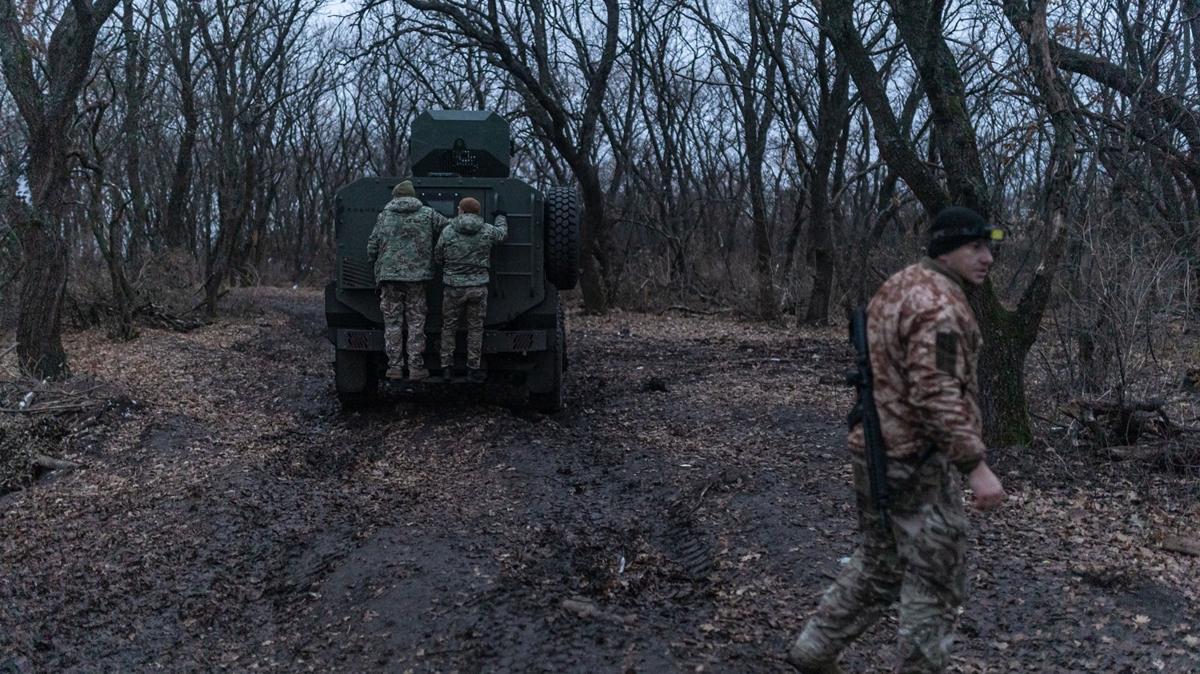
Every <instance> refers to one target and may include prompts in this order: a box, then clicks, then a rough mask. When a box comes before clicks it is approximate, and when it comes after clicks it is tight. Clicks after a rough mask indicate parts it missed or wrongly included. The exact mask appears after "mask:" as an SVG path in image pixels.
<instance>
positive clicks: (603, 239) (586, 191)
mask: <svg viewBox="0 0 1200 674" xmlns="http://www.w3.org/2000/svg"><path fill="white" fill-rule="evenodd" d="M575 174H576V176H578V177H580V178H582V179H581V180H580V187H581V188H582V189H581V191H582V193H583V195H582V196H583V218H582V222H580V231H579V257H580V260H579V262H580V267H581V269H580V271H581V272H582V273H581V274H580V276H579V286H580V290H581V291H582V293H583V305H584V307H585V308H586V309H587V311H588V312H589V313H598V314H602V313H604V312H606V311H608V301H609V297H608V287H607V285H608V284H607V280H608V239H609V232H608V226H607V223H606V222H605V212H604V191H603V189H602V188H601V187H600V180H599V178H598V177H597V176H596V175H595V171H594V169H585V168H583V167H580V168H578V169H576V170H575ZM581 174H582V175H581Z"/></svg>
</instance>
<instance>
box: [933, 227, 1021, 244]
mask: <svg viewBox="0 0 1200 674" xmlns="http://www.w3.org/2000/svg"><path fill="white" fill-rule="evenodd" d="M952 237H953V238H963V239H987V240H988V241H1003V240H1004V237H1005V234H1004V230H1003V229H997V228H995V227H988V226H987V225H983V226H979V225H971V226H968V227H956V228H952V229H939V230H937V231H935V232H933V235H932V236H931V237H930V240H931V241H937V240H939V239H949V238H952Z"/></svg>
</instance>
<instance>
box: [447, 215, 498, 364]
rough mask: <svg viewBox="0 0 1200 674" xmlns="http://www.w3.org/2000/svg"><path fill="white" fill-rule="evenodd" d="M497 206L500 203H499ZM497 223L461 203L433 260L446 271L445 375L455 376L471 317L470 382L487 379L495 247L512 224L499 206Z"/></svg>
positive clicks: (468, 348)
mask: <svg viewBox="0 0 1200 674" xmlns="http://www.w3.org/2000/svg"><path fill="white" fill-rule="evenodd" d="M497 206H498V204H497ZM494 212H495V217H496V224H495V225H489V224H488V223H486V222H484V221H483V218H482V217H480V215H479V202H478V201H476V200H475V199H472V198H471V197H466V198H464V199H463V200H462V201H460V202H459V203H458V215H457V216H456V217H455V218H454V219H453V220H451V221H450V224H448V225H446V228H445V229H443V230H442V235H441V237H440V238H439V239H438V242H437V246H436V247H435V248H434V252H433V256H434V259H436V260H437V261H438V262H440V263H441V264H442V265H443V267H442V283H443V284H444V285H445V289H444V290H443V295H442V346H441V358H442V374H443V376H444V377H446V378H449V377H450V368H451V367H452V366H453V365H454V338H455V334H456V331H457V330H458V317H459V314H461V313H463V312H464V311H465V312H466V316H467V369H468V377H469V378H470V380H471V381H473V382H476V383H479V382H482V381H483V380H484V379H485V374H484V372H483V369H482V367H481V362H480V361H481V358H482V356H483V320H484V317H486V316H487V297H488V289H487V284H488V269H489V267H490V265H491V252H492V245H493V244H495V243H499V242H500V241H503V240H504V238H505V237H506V236H508V225H507V219H506V218H505V215H504V212H503V211H501V210H500V209H499V208H498V207H497V208H496V209H494Z"/></svg>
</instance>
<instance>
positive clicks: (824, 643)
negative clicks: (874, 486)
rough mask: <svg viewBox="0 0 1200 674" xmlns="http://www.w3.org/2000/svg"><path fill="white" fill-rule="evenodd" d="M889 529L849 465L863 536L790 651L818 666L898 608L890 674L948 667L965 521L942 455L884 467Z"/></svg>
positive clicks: (962, 574)
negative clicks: (894, 661)
mask: <svg viewBox="0 0 1200 674" xmlns="http://www.w3.org/2000/svg"><path fill="white" fill-rule="evenodd" d="M888 483H889V488H890V489H891V500H892V505H891V507H890V508H889V509H888V515H889V517H890V519H891V527H890V528H889V530H886V531H885V530H884V529H883V527H882V523H881V522H880V516H879V511H878V510H876V509H875V508H874V507H873V506H872V505H871V498H870V487H869V482H868V480H867V472H866V465H865V462H864V460H863V459H862V457H860V456H857V455H856V456H855V457H854V487H855V493H856V499H857V501H858V526H859V531H860V534H861V536H862V538H861V540H860V542H859V544H858V547H857V548H856V549H855V551H854V554H853V556H851V558H850V563H849V564H847V565H846V568H845V569H844V570H843V571H842V573H841V575H839V576H838V578H837V580H836V581H835V582H834V583H833V585H831V586H830V587H829V589H828V590H826V591H825V594H824V596H823V597H822V598H821V604H820V606H819V607H818V608H817V612H816V614H814V615H813V616H812V617H811V618H810V619H809V620H808V623H807V624H806V625H805V626H804V630H803V631H802V632H801V633H800V636H799V638H797V639H796V643H795V645H794V646H793V647H792V654H793V655H794V656H797V657H799V658H801V659H803V660H805V661H808V662H813V663H819V662H829V661H833V660H836V658H837V656H838V653H840V652H841V651H842V649H844V648H845V647H846V646H847V645H849V644H850V642H851V641H853V640H854V639H855V638H856V637H858V636H859V635H860V634H862V633H863V632H864V631H866V629H867V628H868V627H870V626H871V625H872V624H873V623H874V622H875V621H876V620H878V619H879V616H880V614H881V613H882V612H883V611H884V610H885V609H887V608H888V607H889V606H890V605H891V604H893V603H895V602H896V601H899V604H900V606H899V646H900V648H899V657H900V662H899V664H898V665H897V667H896V670H895V671H897V672H905V673H907V672H941V671H942V670H944V669H945V667H946V665H947V664H948V662H949V660H950V651H951V648H952V646H953V643H954V623H955V616H956V614H957V609H958V607H959V606H960V605H961V604H962V600H963V595H964V593H965V590H966V563H965V558H966V543H967V518H966V515H965V513H964V512H963V505H962V492H961V487H960V482H959V477H958V472H957V471H956V470H955V469H953V468H952V467H951V466H950V465H949V464H948V463H947V461H946V458H945V456H944V455H943V454H942V453H941V452H934V453H933V455H931V456H930V457H929V458H928V459H927V460H926V461H924V462H923V463H920V464H916V463H914V462H901V461H895V460H893V461H889V462H888Z"/></svg>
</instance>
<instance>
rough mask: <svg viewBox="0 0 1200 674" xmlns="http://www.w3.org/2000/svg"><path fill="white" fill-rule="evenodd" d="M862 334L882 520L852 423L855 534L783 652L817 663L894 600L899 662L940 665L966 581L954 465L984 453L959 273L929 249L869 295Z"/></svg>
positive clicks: (974, 355)
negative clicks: (850, 550)
mask: <svg viewBox="0 0 1200 674" xmlns="http://www.w3.org/2000/svg"><path fill="white" fill-rule="evenodd" d="M867 339H868V343H869V345H870V350H871V370H872V372H873V374H874V381H875V389H874V393H875V401H876V407H877V408H878V411H879V420H880V426H881V430H882V432H883V438H884V442H885V443H886V445H887V453H888V467H887V481H888V489H889V492H890V494H891V505H890V507H889V510H888V514H889V517H890V520H891V522H890V527H889V528H888V529H884V528H883V523H882V519H881V517H880V513H879V511H877V510H876V509H875V507H874V506H873V505H872V502H871V498H870V483H869V480H868V478H867V473H866V465H865V461H864V458H863V452H862V449H863V434H862V427H861V425H860V426H857V427H855V429H854V430H853V431H852V432H851V433H850V436H849V444H850V447H851V448H852V450H853V451H852V454H851V461H852V463H853V468H854V488H855V497H856V500H857V502H858V517H859V520H858V526H859V533H860V536H861V538H860V541H859V544H858V546H857V548H856V549H855V551H854V554H853V555H852V556H851V558H850V561H849V563H848V564H847V565H846V568H845V569H844V570H843V571H842V573H841V574H840V575H839V576H838V578H837V581H836V582H834V584H833V585H832V586H830V587H829V589H828V590H827V591H826V592H825V594H824V596H823V597H822V599H821V604H820V606H819V607H818V609H817V612H816V613H815V614H814V615H813V617H812V618H810V619H809V621H808V623H807V624H806V625H805V627H804V630H803V632H801V634H800V636H799V638H797V640H796V642H795V644H794V645H793V647H792V651H791V653H790V654H789V659H790V660H791V661H792V662H793V663H794V664H798V665H803V666H808V667H810V668H812V669H814V670H815V669H818V668H820V667H822V666H826V665H829V664H830V663H833V662H835V661H836V660H837V656H838V654H839V653H840V652H841V651H842V650H843V649H844V648H845V647H846V646H847V645H849V643H850V642H851V641H853V640H854V639H855V638H856V637H857V636H858V635H860V634H862V633H863V631H865V630H866V629H867V628H868V627H870V626H871V625H872V624H874V623H875V621H876V620H878V618H879V616H880V614H881V613H882V612H883V611H884V610H885V609H887V608H888V607H889V606H891V605H892V604H893V603H897V602H898V603H899V641H900V663H899V665H898V666H897V669H896V671H898V672H940V671H943V670H944V669H945V667H946V665H947V664H948V662H949V658H950V651H951V647H952V646H953V643H954V622H955V615H956V613H957V608H958V607H959V606H960V605H961V604H962V601H963V595H964V592H965V587H966V583H965V574H966V562H965V556H966V538H967V519H966V516H965V514H964V512H963V505H962V493H961V485H960V483H959V474H960V472H961V473H966V472H969V471H970V470H972V469H973V468H974V467H975V466H976V465H978V463H979V462H980V461H982V460H983V457H984V449H985V448H984V444H983V439H982V424H981V421H980V412H979V402H978V395H979V386H978V376H977V373H976V368H977V362H978V360H977V359H978V353H979V349H980V346H981V344H982V337H981V335H980V332H979V327H978V325H977V324H976V321H975V314H974V313H973V312H972V310H971V307H970V305H969V304H968V303H967V297H966V294H965V293H964V291H963V283H962V281H961V279H959V278H958V277H957V275H955V274H954V273H953V272H951V271H950V270H948V269H945V268H944V267H943V266H942V265H940V264H939V263H938V262H936V261H935V260H932V259H929V258H926V259H924V260H922V261H921V262H919V263H917V264H914V265H911V266H909V267H907V268H905V269H903V270H901V271H899V272H897V273H896V274H894V275H893V276H892V277H891V278H889V279H888V280H887V281H886V282H885V283H884V284H883V286H882V287H881V288H880V289H879V291H878V292H876V293H875V296H874V297H872V298H871V302H870V304H868V305H867ZM955 468H957V470H955Z"/></svg>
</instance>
